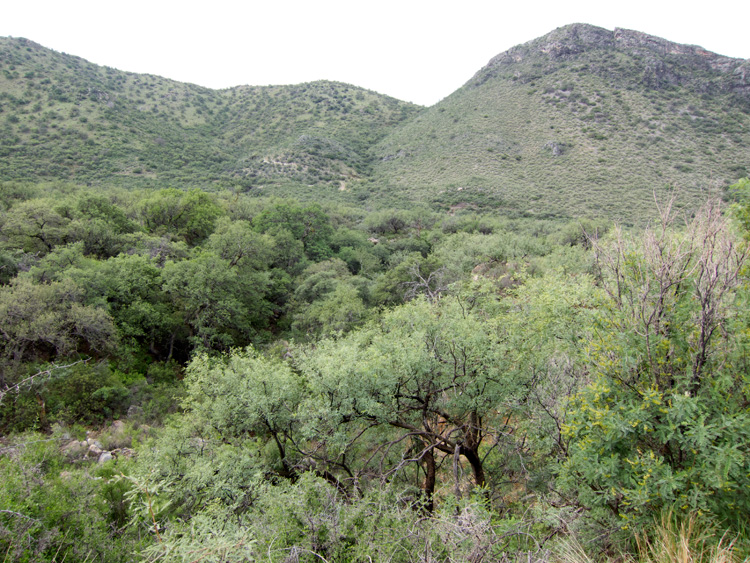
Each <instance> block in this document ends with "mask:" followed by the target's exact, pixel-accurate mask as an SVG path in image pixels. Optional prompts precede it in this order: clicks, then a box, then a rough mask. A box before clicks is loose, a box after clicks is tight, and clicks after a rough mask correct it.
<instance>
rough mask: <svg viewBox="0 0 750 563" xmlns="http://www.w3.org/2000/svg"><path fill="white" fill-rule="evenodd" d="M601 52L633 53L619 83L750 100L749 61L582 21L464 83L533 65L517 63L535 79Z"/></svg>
mask: <svg viewBox="0 0 750 563" xmlns="http://www.w3.org/2000/svg"><path fill="white" fill-rule="evenodd" d="M602 51H620V52H624V53H627V54H629V55H631V56H632V59H631V64H632V65H633V67H632V68H631V71H632V72H630V73H628V72H620V73H619V74H620V76H621V77H622V80H623V81H628V80H631V81H633V82H639V83H640V84H642V85H644V86H646V87H648V88H653V89H660V88H665V87H669V86H678V85H679V86H684V87H688V88H691V89H693V90H695V91H696V92H699V93H702V94H703V93H715V92H732V93H735V94H738V95H739V96H742V97H747V99H748V102H750V60H743V59H735V58H731V57H725V56H723V55H719V54H716V53H712V52H711V51H708V50H706V49H704V48H703V47H699V46H697V45H682V44H680V43H674V42H672V41H668V40H666V39H662V38H661V37H655V36H653V35H648V34H647V33H643V32H640V31H633V30H629V29H622V28H615V30H614V31H609V30H607V29H604V28H601V27H596V26H593V25H588V24H580V23H577V24H571V25H567V26H564V27H561V28H558V29H556V30H554V31H552V32H550V33H548V34H547V35H545V36H544V37H540V38H538V39H535V40H533V41H530V42H528V43H524V44H522V45H518V46H516V47H513V48H511V49H509V50H507V51H505V52H504V53H500V54H499V55H497V56H496V57H494V58H493V59H492V60H490V62H489V63H488V64H487V66H485V67H484V68H483V69H481V70H480V71H479V72H478V73H477V74H476V75H475V76H474V77H473V78H472V79H471V80H470V81H469V82H468V83H467V86H468V87H478V86H481V85H482V84H484V83H485V82H487V81H488V80H490V79H491V78H493V77H495V76H498V75H501V74H507V72H508V71H511V72H513V66H514V65H521V63H533V64H534V65H535V66H536V67H537V69H536V70H534V71H529V69H528V68H521V67H520V66H519V68H518V70H516V71H515V79H522V80H523V79H524V78H526V79H527V80H533V79H534V78H537V77H538V76H539V75H543V74H546V73H550V72H554V70H555V68H556V67H557V63H563V62H565V61H572V60H578V61H580V62H582V63H586V62H588V61H587V60H586V58H587V57H586V55H587V54H590V53H592V54H593V53H595V52H602ZM539 67H541V68H539ZM589 70H590V72H597V71H598V72H601V73H604V72H606V73H607V74H608V76H612V73H611V72H610V71H609V69H608V68H607V65H606V64H604V65H599V66H598V67H597V66H596V65H592V67H591V68H590V69H589ZM615 74H617V73H615Z"/></svg>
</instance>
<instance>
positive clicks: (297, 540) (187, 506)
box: [0, 181, 750, 562]
mask: <svg viewBox="0 0 750 563" xmlns="http://www.w3.org/2000/svg"><path fill="white" fill-rule="evenodd" d="M0 192H2V197H1V198H0V202H1V203H0V205H2V209H1V213H2V214H1V215H0V283H1V284H2V285H0V373H1V374H2V376H1V379H0V426H1V427H2V432H3V435H4V436H5V437H4V438H3V440H2V445H1V447H2V450H1V452H0V453H1V454H2V455H0V473H1V474H2V476H3V479H2V484H1V485H0V551H2V553H3V555H4V557H5V560H6V561H32V560H34V561H36V560H49V561H63V560H64V561H69V562H72V561H113V562H114V561H132V560H134V559H137V558H139V557H141V558H143V559H145V560H153V561H254V560H268V561H298V560H303V561H314V560H325V561H369V560H372V561H376V560H378V561H417V560H420V561H434V560H440V561H467V560H468V561H495V560H516V559H518V558H520V557H523V558H525V559H527V560H531V559H537V560H549V559H566V560H570V559H576V560H580V559H582V558H584V557H588V556H586V555H585V553H588V554H589V555H590V556H593V557H594V558H598V557H631V555H628V554H638V553H640V557H641V558H642V559H644V560H651V559H652V558H656V555H654V553H655V551H654V550H653V549H651V548H653V547H654V546H655V545H657V543H658V542H659V541H662V540H663V539H664V537H667V536H663V537H659V536H658V533H657V532H655V531H654V529H655V528H654V523H655V521H656V520H658V519H660V518H662V516H663V517H664V518H665V520H664V523H663V525H660V526H658V527H657V528H656V530H661V532H662V533H663V534H667V535H668V534H669V533H671V532H670V530H672V531H673V532H674V530H679V526H680V523H683V524H685V523H689V525H690V526H696V527H701V529H703V530H705V534H706V535H711V534H718V536H717V537H716V538H715V541H714V542H713V543H712V542H711V540H705V538H704V540H703V543H702V544H700V545H701V546H703V547H705V551H706V553H707V552H708V550H709V549H710V546H711V545H714V546H716V545H718V540H719V537H720V536H721V535H722V533H724V531H726V533H727V536H726V538H729V539H728V540H726V541H725V543H724V544H723V545H724V547H726V543H727V542H728V541H730V540H731V539H733V538H734V539H736V541H735V544H734V547H733V550H734V551H733V552H732V553H734V554H735V555H737V554H743V553H744V554H746V553H747V551H748V543H747V535H746V528H745V526H746V522H747V518H748V516H749V515H750V514H749V512H750V498H749V497H748V491H750V482H748V481H749V479H750V478H749V477H748V475H750V452H748V444H750V412H749V411H748V405H749V404H750V402H748V401H749V399H750V396H749V393H750V391H749V390H750V381H749V380H748V372H747V371H746V370H747V365H746V355H747V346H748V339H747V334H748V323H747V319H746V315H744V314H743V311H744V305H745V302H746V299H747V291H748V287H747V280H746V273H747V271H746V269H747V265H746V258H747V250H746V242H745V239H746V237H747V232H748V229H747V223H748V221H747V213H748V211H747V210H748V209H749V208H750V206H748V204H747V203H748V202H747V197H749V196H748V193H747V192H748V183H747V182H746V181H743V182H740V183H739V184H738V185H737V186H736V190H735V195H736V199H737V203H736V204H735V206H734V209H733V212H732V213H728V212H727V209H721V208H720V207H719V206H718V204H716V203H709V204H707V205H706V206H704V207H703V208H702V209H701V210H696V212H695V214H694V216H693V217H692V218H690V219H685V218H683V217H681V216H679V215H678V214H677V213H674V212H673V211H672V209H671V208H670V207H669V206H666V207H665V208H664V209H661V210H660V211H661V213H660V218H661V220H660V222H658V221H657V222H656V223H655V224H654V225H652V226H651V227H650V228H648V229H645V230H642V231H639V232H632V233H631V232H624V231H622V230H620V229H619V228H616V227H612V226H611V225H609V224H607V223H606V222H603V221H596V220H582V221H579V222H575V223H569V224H557V223H550V222H543V221H532V220H509V219H503V218H498V217H493V216H491V215H482V216H477V215H474V214H472V213H469V212H466V211H464V212H461V211H459V212H457V213H456V214H454V215H446V214H438V213H435V212H433V211H431V210H430V209H428V208H423V207H419V206H414V207H412V208H410V209H408V210H401V209H384V210H376V211H371V212H366V211H363V210H362V209H361V208H349V207H344V206H341V205H333V204H331V205H328V206H321V205H319V204H310V203H306V202H300V201H296V200H290V199H287V200H282V199H267V198H257V197H250V196H248V195H241V194H237V193H235V192H214V193H207V192H203V191H198V190H188V191H182V190H177V189H172V188H167V189H163V190H159V191H137V190H121V189H117V188H112V189H107V190H102V189H98V188H97V190H96V191H94V190H91V189H89V188H82V187H77V186H72V185H66V184H52V185H26V184H19V183H4V184H0ZM87 433H88V434H87ZM87 438H88V441H85V440H86V439H87ZM92 440H96V441H97V443H98V445H97V448H99V449H104V450H106V451H111V452H115V454H116V455H114V457H113V459H110V460H108V461H103V462H102V463H97V462H96V461H95V459H96V457H94V456H93V454H92V453H91V452H92V451H96V450H91V449H85V448H90V447H91V446H90V445H89V443H90V442H91V441H92ZM84 443H85V444H86V446H83V445H81V444H84ZM82 448H83V449H82ZM99 459H102V458H99ZM670 518H671V519H672V520H669V519H670ZM671 521H675V522H677V524H675V525H674V526H676V528H675V527H674V526H673V525H672V524H671V523H670V522H671ZM691 529H692V528H691ZM675 534H677V535H679V532H675ZM670 537H671V536H670ZM635 538H638V542H636V540H635ZM700 541H701V540H696V542H697V543H696V544H695V545H698V543H700ZM706 542H707V543H706ZM579 544H580V545H583V546H584V547H583V548H580V546H579ZM638 545H640V546H641V548H642V549H641V551H640V552H638V549H637V546H638ZM646 546H650V547H646ZM649 549H651V551H649ZM581 550H583V551H581ZM722 553H725V552H722Z"/></svg>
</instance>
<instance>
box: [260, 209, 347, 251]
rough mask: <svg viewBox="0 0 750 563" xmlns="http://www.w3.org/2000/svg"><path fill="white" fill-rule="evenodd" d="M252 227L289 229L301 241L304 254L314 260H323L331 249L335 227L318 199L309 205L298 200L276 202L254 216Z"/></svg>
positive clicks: (272, 232)
mask: <svg viewBox="0 0 750 563" xmlns="http://www.w3.org/2000/svg"><path fill="white" fill-rule="evenodd" d="M253 228H255V229H256V230H257V231H258V232H261V233H268V234H270V235H275V234H276V233H277V232H278V231H279V230H281V229H284V230H288V231H289V232H291V233H292V235H293V236H294V238H295V239H296V240H300V241H302V244H303V245H304V248H305V255H306V256H307V257H308V258H309V259H310V260H313V261H319V260H324V259H325V258H328V257H329V256H330V255H331V253H332V251H331V247H330V238H331V235H332V234H333V227H332V226H331V222H330V219H329V217H328V216H327V215H326V214H325V213H324V212H323V210H322V209H321V207H320V205H318V204H317V203H314V204H310V205H307V206H302V205H301V204H298V203H295V202H282V203H276V204H274V205H271V206H269V207H267V208H266V209H264V210H263V211H262V212H260V213H259V214H258V215H256V216H255V217H254V218H253Z"/></svg>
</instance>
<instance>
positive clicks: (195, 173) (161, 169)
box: [0, 38, 421, 189]
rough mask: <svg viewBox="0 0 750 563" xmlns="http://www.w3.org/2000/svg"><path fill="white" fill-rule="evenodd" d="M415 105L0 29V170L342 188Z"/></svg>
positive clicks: (41, 176)
mask: <svg viewBox="0 0 750 563" xmlns="http://www.w3.org/2000/svg"><path fill="white" fill-rule="evenodd" d="M420 110H421V108H420V107H419V106H415V105H413V104H409V103H406V102H401V101H399V100H396V99H394V98H390V97H387V96H383V95H380V94H376V93H375V92H371V91H368V90H365V89H362V88H357V87H355V86H350V85H348V84H341V83H337V82H327V81H320V82H313V83H309V84H300V85H295V86H268V87H251V86H240V87H237V88H230V89H227V90H218V91H217V90H210V89H208V88H202V87H199V86H195V85H192V84H183V83H179V82H175V81H172V80H168V79H165V78H160V77H158V76H151V75H142V74H135V73H130V72H121V71H119V70H115V69H112V68H107V67H101V66H98V65H94V64H91V63H89V62H87V61H84V60H83V59H80V58H78V57H74V56H71V55H66V54H63V53H57V52H55V51H52V50H49V49H46V48H44V47H42V46H40V45H38V44H36V43H33V42H31V41H28V40H26V39H9V38H0V124H1V125H0V139H1V140H0V179H6V180H7V179H18V180H50V179H65V180H71V181H74V182H78V183H82V182H86V183H92V182H93V183H96V182H109V183H118V184H123V185H163V184H170V185H180V186H199V187H204V188H206V187H210V186H211V185H212V184H215V183H219V184H221V185H231V186H237V185H239V186H240V187H242V188H244V189H252V188H256V187H262V186H273V185H286V184H296V185H310V184H312V185H320V186H335V187H336V188H339V187H340V186H341V185H342V182H346V181H347V180H350V179H356V178H359V177H361V176H363V175H366V174H368V173H369V166H370V162H369V154H368V150H369V148H370V147H371V146H372V145H373V144H374V143H375V142H377V141H379V140H380V139H382V138H383V137H384V136H385V135H386V134H387V133H388V132H390V130H391V129H392V128H393V126H394V125H395V124H398V123H400V122H402V121H404V120H405V119H407V118H409V117H410V116H412V115H414V114H415V113H418V112H419V111H420Z"/></svg>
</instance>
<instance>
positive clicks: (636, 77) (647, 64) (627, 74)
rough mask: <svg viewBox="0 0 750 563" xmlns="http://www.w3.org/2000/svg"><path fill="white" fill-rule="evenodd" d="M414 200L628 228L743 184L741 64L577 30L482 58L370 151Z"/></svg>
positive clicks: (636, 36)
mask: <svg viewBox="0 0 750 563" xmlns="http://www.w3.org/2000/svg"><path fill="white" fill-rule="evenodd" d="M376 152H377V157H378V165H377V167H376V178H377V182H378V183H380V184H382V185H383V186H384V188H383V189H384V190H386V191H391V190H406V191H408V193H409V197H410V198H412V199H420V200H426V201H432V202H437V203H439V204H442V205H444V206H446V207H447V206H478V207H490V208H493V209H502V210H504V211H506V212H508V213H520V214H523V215H528V216H547V217H565V216H578V215H593V214H601V213H605V214H607V215H609V216H610V217H616V218H620V219H624V220H626V221H633V220H636V219H637V218H638V217H643V216H644V214H650V210H651V209H653V192H654V190H656V191H657V192H659V193H662V192H664V191H665V190H667V189H672V188H674V189H676V190H678V191H680V192H681V194H682V195H681V200H682V201H683V202H684V203H685V204H689V202H690V201H692V200H695V199H698V198H699V196H700V195H701V194H703V193H704V192H706V191H712V190H721V189H722V188H724V187H726V186H727V185H728V184H730V183H732V182H734V181H736V180H737V178H739V177H741V176H744V175H747V173H748V166H749V165H750V62H748V61H743V60H740V59H730V58H727V57H722V56H720V55H716V54H713V53H710V52H707V51H705V50H703V49H701V48H700V47H692V46H684V45H678V44H675V43H670V42H668V41H665V40H663V39H659V38H656V37H651V36H648V35H645V34H642V33H639V32H636V31H628V30H622V29H617V30H615V31H614V32H612V31H608V30H605V29H601V28H597V27H593V26H589V25H583V24H574V25H570V26H566V27H563V28H560V29H557V30H555V31H553V32H552V33H550V34H548V35H546V36H544V37H541V38H539V39H536V40H534V41H531V42H529V43H526V44H524V45H520V46H517V47H514V48H512V49H510V50H509V51H507V52H505V53H502V54H500V55H498V56H497V57H495V58H493V59H492V60H491V61H490V62H489V63H488V64H487V66H485V67H484V68H483V69H481V70H480V71H479V72H478V73H476V75H475V76H474V77H473V78H472V79H471V80H469V81H468V82H467V83H466V84H465V85H464V86H463V87H462V88H461V89H459V90H458V91H456V92H455V93H454V94H452V95H451V96H449V97H448V98H446V99H445V100H443V101H441V102H440V103H438V104H437V105H435V106H433V107H431V108H429V110H427V111H426V112H425V113H423V114H421V115H419V116H417V117H416V118H414V119H413V120H412V121H410V122H408V123H407V124H405V125H404V126H403V127H401V128H400V130H399V131H397V132H396V133H394V134H392V135H389V136H388V137H387V138H386V139H384V140H383V141H381V143H380V144H379V145H378V146H377V148H376Z"/></svg>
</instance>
